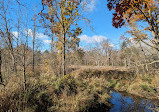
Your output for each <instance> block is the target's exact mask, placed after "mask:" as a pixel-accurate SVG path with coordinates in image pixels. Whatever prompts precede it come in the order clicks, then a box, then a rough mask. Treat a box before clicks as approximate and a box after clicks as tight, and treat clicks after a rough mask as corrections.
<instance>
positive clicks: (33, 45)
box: [32, 18, 36, 72]
mask: <svg viewBox="0 0 159 112" xmlns="http://www.w3.org/2000/svg"><path fill="white" fill-rule="evenodd" d="M35 21H36V19H35V18H34V32H33V65H32V72H34V66H35V52H34V51H35V50H34V48H35Z"/></svg>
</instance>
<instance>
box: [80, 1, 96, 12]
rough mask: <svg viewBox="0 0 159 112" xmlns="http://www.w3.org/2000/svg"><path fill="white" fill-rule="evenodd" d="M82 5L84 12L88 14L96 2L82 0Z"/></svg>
mask: <svg viewBox="0 0 159 112" xmlns="http://www.w3.org/2000/svg"><path fill="white" fill-rule="evenodd" d="M82 4H86V6H85V10H86V11H88V12H92V11H93V10H94V9H95V7H96V0H84V2H82Z"/></svg>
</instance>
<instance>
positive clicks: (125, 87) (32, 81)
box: [0, 67, 159, 112]
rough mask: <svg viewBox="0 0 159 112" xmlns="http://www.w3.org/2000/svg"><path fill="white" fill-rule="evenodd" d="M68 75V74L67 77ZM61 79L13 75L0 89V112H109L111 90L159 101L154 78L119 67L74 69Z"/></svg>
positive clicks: (156, 82) (158, 81) (46, 75)
mask: <svg viewBox="0 0 159 112" xmlns="http://www.w3.org/2000/svg"><path fill="white" fill-rule="evenodd" d="M70 74H71V75H70ZM70 74H68V75H65V76H63V77H61V78H58V77H56V76H55V75H54V74H48V73H41V74H40V75H33V74H30V73H29V74H27V76H28V77H27V89H26V90H23V86H22V80H23V79H22V78H20V76H12V77H10V78H9V79H8V83H7V85H6V87H5V88H4V87H3V86H1V87H0V111H1V112H6V111H15V112H16V111H23V112H54V111H57V112H92V111H98V112H103V111H104V112H105V111H109V109H110V108H111V104H110V103H109V98H110V95H109V94H110V91H111V90H116V91H124V92H127V93H131V94H133V95H134V94H135V95H137V96H141V97H146V98H153V99H158V92H159V91H158V85H159V79H158V77H157V75H153V76H151V77H150V76H140V77H139V76H138V77H136V75H135V72H134V71H129V70H126V69H121V68H107V69H105V68H93V67H92V68H86V67H84V68H76V69H73V71H71V70H70Z"/></svg>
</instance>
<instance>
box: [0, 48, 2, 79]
mask: <svg viewBox="0 0 159 112" xmlns="http://www.w3.org/2000/svg"><path fill="white" fill-rule="evenodd" d="M1 57H2V54H1V48H0V82H2V81H3V78H2V71H1V68H2V67H1V66H2V58H1Z"/></svg>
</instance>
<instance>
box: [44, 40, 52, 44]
mask: <svg viewBox="0 0 159 112" xmlns="http://www.w3.org/2000/svg"><path fill="white" fill-rule="evenodd" d="M43 42H44V43H45V44H50V43H51V40H43Z"/></svg>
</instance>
